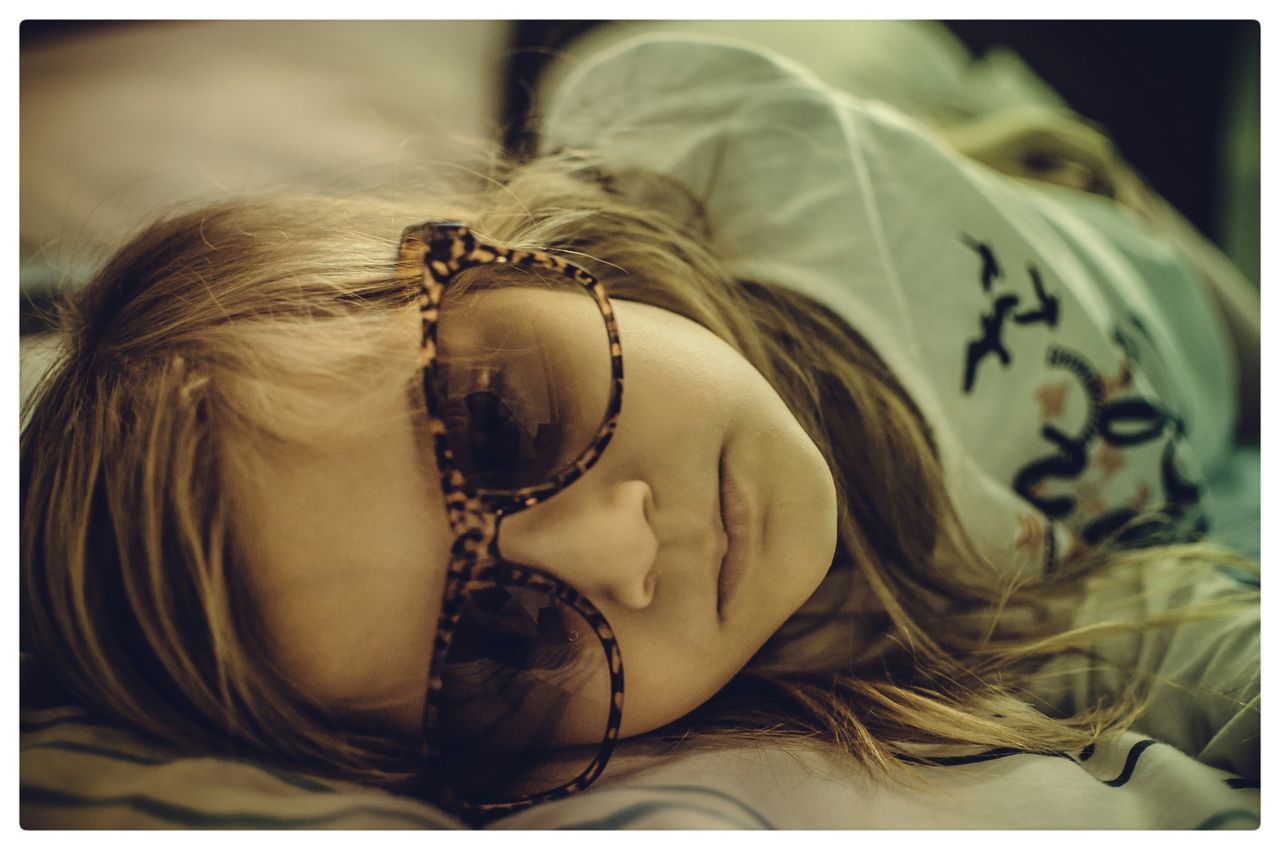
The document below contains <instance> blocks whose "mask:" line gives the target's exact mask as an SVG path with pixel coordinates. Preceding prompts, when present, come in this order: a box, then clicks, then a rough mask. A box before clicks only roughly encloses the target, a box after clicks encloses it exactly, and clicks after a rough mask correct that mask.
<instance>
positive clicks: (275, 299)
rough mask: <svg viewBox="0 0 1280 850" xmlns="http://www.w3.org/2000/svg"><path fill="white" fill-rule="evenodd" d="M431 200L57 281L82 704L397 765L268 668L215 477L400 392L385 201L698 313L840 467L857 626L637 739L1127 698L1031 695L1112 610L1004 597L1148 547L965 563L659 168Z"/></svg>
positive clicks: (186, 742)
mask: <svg viewBox="0 0 1280 850" xmlns="http://www.w3.org/2000/svg"><path fill="white" fill-rule="evenodd" d="M436 197H437V200H436V202H434V203H433V204H432V206H431V208H430V209H423V208H417V209H407V208H406V207H405V206H404V205H402V204H391V203H383V202H377V201H369V200H358V199H350V198H348V199H336V200H335V199H325V198H300V199H293V200H262V201H251V202H243V203H229V204H222V205H217V206H213V207H208V208H205V209H200V210H197V211H193V212H187V213H184V214H178V215H175V216H172V217H169V218H166V219H164V220H162V221H160V222H158V223H156V224H154V225H152V226H150V227H148V228H146V229H145V230H143V231H142V232H141V233H140V234H139V235H138V236H137V237H136V238H135V239H133V240H132V241H131V242H130V243H129V244H128V245H126V246H125V247H124V248H123V249H122V250H121V251H120V252H119V253H117V254H116V255H115V256H114V257H113V258H112V259H111V260H110V261H109V262H108V263H106V265H105V266H104V267H103V269H102V270H101V272H99V273H98V274H97V276H96V277H95V278H94V279H93V280H92V281H91V282H90V283H89V284H88V285H87V286H86V287H85V288H84V289H83V290H82V291H81V292H78V293H76V294H75V295H74V296H73V297H71V298H70V299H69V300H68V302H67V303H66V305H65V310H64V312H63V314H62V317H61V326H62V328H63V331H64V333H65V338H66V349H65V352H64V353H63V355H62V357H61V359H60V361H59V362H58V363H57V364H56V365H55V367H54V368H53V369H52V370H51V372H50V373H49V375H48V376H47V377H46V379H45V380H44V382H43V383H42V384H41V386H40V387H39V388H38V389H37V391H36V393H35V394H34V398H33V402H32V406H31V408H30V418H29V421H28V423H27V425H26V427H25V428H24V429H23V432H22V438H21V488H22V505H23V508H22V545H21V562H22V633H23V643H24V648H25V649H29V650H30V651H32V652H33V653H34V654H35V655H36V656H37V657H38V658H39V659H40V661H41V662H43V663H44V664H45V665H46V666H47V667H48V668H49V669H50V670H52V671H53V672H54V673H55V674H56V675H57V676H58V677H59V678H60V679H61V680H62V681H63V683H64V684H65V685H66V686H68V687H69V688H70V689H71V690H72V691H73V692H74V693H75V694H77V695H78V696H79V697H80V698H81V699H83V700H84V701H85V702H86V703H87V704H88V705H89V706H90V707H91V708H93V709H97V710H99V711H102V712H104V713H105V714H107V715H108V716H110V717H112V718H116V719H118V720H121V721H123V722H125V723H128V724H130V725H132V726H134V727H136V728H138V729H141V730H145V731H147V732H149V733H151V734H153V735H156V736H158V737H160V738H161V739H164V740H166V741H169V742H172V743H174V744H177V745H179V746H183V747H191V748H200V749H205V750H209V751H214V752H225V751H227V750H241V751H248V752H252V753H257V754H266V755H269V756H271V757H273V758H275V759H277V760H279V761H281V762H283V763H285V764H287V765H291V766H294V767H297V768H300V769H304V770H308V771H311V772H314V773H323V774H331V775H335V776H342V777H346V778H351V779H355V780H359V781H364V782H369V783H374V784H378V785H382V786H385V787H388V788H392V789H405V788H408V787H410V781H411V778H412V774H413V769H414V763H413V757H414V753H415V751H416V746H417V742H413V741H403V740H397V739H395V738H392V737H389V736H387V735H385V734H383V733H382V732H381V731H380V730H379V729H376V728H371V727H365V726H363V725H361V724H360V723H359V722H357V721H355V720H353V719H352V718H350V717H344V716H341V715H340V714H338V713H336V712H334V711H325V710H321V709H320V708H318V707H317V706H315V705H312V704H310V703H309V702H308V701H307V700H306V699H305V697H303V695H302V694H301V693H300V692H299V691H298V690H297V689H296V688H295V687H294V686H293V685H291V683H290V681H289V679H288V677H287V676H286V675H285V674H284V673H283V672H282V671H281V670H280V669H278V668H277V667H275V666H274V665H273V664H272V662H271V660H270V655H269V653H268V652H267V651H266V643H265V639H264V635H263V633H262V625H261V620H260V618H259V616H258V612H256V611H255V608H254V600H253V598H252V595H251V594H250V593H249V592H248V589H247V587H246V583H245V578H244V572H243V570H244V564H243V563H242V561H243V556H242V555H241V554H240V552H239V551H238V549H237V542H236V505H235V495H234V493H233V492H231V490H230V488H227V487H224V486H223V485H224V483H225V482H226V481H227V480H228V477H229V475H230V473H231V471H233V470H246V469H251V467H252V463H251V457H252V452H253V451H260V450H262V449H261V448H255V447H261V446H263V445H264V444H269V443H270V442H271V441H286V442H295V443H297V442H301V443H303V444H306V443H310V442H314V441H317V440H323V439H325V438H326V435H329V434H331V433H333V432H336V431H341V430H342V429H344V428H348V427H356V426H357V424H358V423H359V421H360V419H361V416H362V415H365V414H367V412H368V411H369V410H381V409H388V410H390V409H392V407H394V406H395V405H403V404H405V403H406V400H407V399H409V398H410V389H411V387H412V385H413V382H414V380H415V376H416V360H415V356H416V350H415V347H414V346H413V345H412V344H411V342H409V343H406V338H405V336H404V334H403V332H402V322H401V316H402V313H403V311H404V309H405V308H407V307H408V306H409V305H410V304H411V302H412V298H413V290H412V288H411V287H408V286H406V284H405V281H404V280H403V279H402V278H401V277H400V276H399V274H398V273H397V270H396V269H395V267H394V263H393V257H394V255H395V247H396V241H397V238H398V235H399V232H400V230H401V228H402V227H403V226H405V225H407V224H411V223H414V222H415V221H418V220H421V219H424V218H428V217H438V218H460V219H463V220H465V221H467V222H468V223H470V224H471V225H472V226H473V227H474V228H475V229H476V230H477V231H478V232H479V233H481V234H482V235H484V236H486V237H488V238H490V239H494V240H498V241H501V242H504V243H507V244H511V245H518V246H522V247H537V248H541V249H544V250H551V251H558V252H561V253H566V254H569V255H572V256H573V258H574V259H576V260H577V261H579V262H580V263H582V264H584V265H586V266H588V267H590V268H591V269H592V271H594V272H595V273H596V274H597V275H598V276H599V277H600V278H601V280H602V282H603V283H604V285H605V287H606V290H607V291H608V292H609V293H610V295H611V297H613V298H621V299H632V300H637V301H643V302H646V303H649V304H653V305H656V306H659V307H662V308H665V309H667V310H671V311H673V312H676V313H679V314H680V315H683V316H685V317H687V318H690V319H692V320H694V321H696V322H699V323H700V324H702V325H704V326H706V327H707V328H709V329H710V330H712V331H713V332H715V333H716V334H717V335H718V336H720V337H721V338H722V339H725V340H726V341H728V342H729V343H730V344H731V345H733V346H734V347H735V348H737V349H738V350H739V351H740V352H741V353H742V354H743V356H744V357H745V358H746V359H747V360H748V361H750V362H751V363H752V364H753V365H754V366H755V367H756V368H757V369H758V370H760V372H761V373H762V374H763V375H764V376H765V377H766V378H767V379H768V380H769V381H770V383H771V384H772V385H773V386H774V387H775V388H776V389H777V390H778V392H779V394H780V395H781V396H782V398H783V399H784V401H785V402H786V403H787V404H788V406H789V407H790V409H791V410H792V412H793V413H794V414H795V415H796V417H797V418H798V420H799V421H800V423H801V424H802V425H803V426H804V427H805V428H806V430H807V431H808V432H809V433H810V435H811V436H813V438H814V440H815V442H816V443H817V444H818V445H819V447H820V448H821V450H822V451H823V452H824V454H825V455H826V458H827V460H828V462H829V464H830V465H831V467H832V469H833V471H834V472H835V474H836V478H837V489H838V493H839V499H840V516H841V520H840V528H839V537H840V544H839V551H838V554H837V558H836V564H835V566H834V568H833V575H832V577H831V578H829V580H828V582H829V584H830V585H831V586H833V587H836V588H837V589H838V588H839V587H840V585H841V583H844V584H845V585H847V586H848V587H849V588H853V587H855V586H856V587H857V588H858V589H859V592H864V593H866V594H868V595H869V598H872V599H874V600H875V606H874V607H875V609H876V613H875V615H874V616H873V617H872V618H871V619H870V620H868V621H864V628H865V634H863V635H862V636H861V637H859V639H858V640H856V641H851V643H852V651H851V652H849V653H848V654H847V656H845V657H840V658H832V659H829V660H828V661H827V662H826V663H825V664H821V665H817V666H809V667H805V668H803V669H788V667H787V665H786V663H785V661H784V662H782V663H780V662H779V660H778V659H779V658H785V654H786V646H787V645H788V643H789V642H792V641H794V640H796V638H797V634H798V632H800V631H803V628H801V627H799V626H796V625H795V624H792V625H789V626H788V627H787V628H784V630H783V632H782V633H780V634H779V636H778V637H777V638H776V639H775V641H774V642H773V644H772V645H771V646H769V647H767V648H766V650H765V651H764V652H762V653H761V655H760V657H759V658H758V659H757V660H756V661H755V662H754V663H753V664H752V665H749V667H748V669H747V670H746V671H744V673H743V674H742V675H741V676H740V677H739V678H738V680H736V681H735V683H733V684H731V685H730V686H729V687H728V688H726V689H725V691H724V692H723V693H722V694H721V695H718V696H717V697H716V698H714V699H713V700H712V701H711V702H710V703H708V704H707V705H706V706H704V707H703V708H701V709H699V710H698V711H696V712H694V714H693V715H691V716H690V717H689V718H687V719H686V720H684V721H681V723H680V724H678V725H677V728H673V729H665V730H661V731H660V732H659V733H658V734H657V736H656V737H658V738H659V739H668V740H669V739H672V738H676V739H678V738H680V737H681V735H682V734H683V732H688V731H689V730H695V731H701V732H704V733H706V734H704V735H703V736H701V738H702V739H703V740H713V739H716V738H715V735H713V734H711V733H719V734H721V735H722V736H723V735H725V734H729V735H731V734H733V732H734V730H738V731H753V732H758V731H768V732H771V733H772V734H775V735H778V736H783V737H797V736H798V737H800V738H803V739H806V740H810V739H818V740H823V741H828V742H831V743H834V744H835V745H837V746H838V747H839V748H840V750H841V751H843V752H845V753H847V754H848V755H849V756H850V757H852V758H854V759H855V760H857V761H858V762H860V763H863V764H866V765H869V766H876V767H879V768H885V769H889V768H892V767H894V766H895V765H896V764H897V763H899V762H900V760H901V759H900V757H902V756H904V755H905V754H907V753H908V752H910V745H911V744H913V743H922V742H923V743H963V744H980V745H992V746H1012V747H1018V748H1020V749H1027V750H1033V751H1058V750H1061V749H1065V748H1068V747H1073V746H1083V745H1084V744H1085V743H1087V742H1088V741H1089V740H1091V739H1092V738H1093V737H1095V736H1096V735H1098V734H1100V733H1102V732H1104V731H1106V730H1118V729H1120V728H1123V727H1124V726H1126V725H1127V724H1129V723H1130V722H1132V720H1133V718H1134V717H1135V716H1136V715H1137V713H1138V711H1139V710H1140V708H1141V703H1140V700H1139V699H1138V698H1137V696H1136V694H1130V695H1125V696H1122V698H1119V699H1117V700H1116V701H1114V702H1112V703H1109V704H1107V705H1102V706H1098V707H1096V708H1093V709H1090V710H1088V711H1086V712H1084V713H1082V714H1080V715H1077V716H1074V717H1069V718H1061V719H1054V718H1050V717H1048V716H1047V715H1045V714H1044V713H1042V712H1040V711H1038V710H1037V709H1036V708H1035V707H1033V706H1032V705H1030V704H1029V703H1028V702H1027V698H1026V695H1025V693H1024V686H1025V684H1026V683H1027V682H1028V681H1030V678H1031V677H1033V676H1034V671H1035V668H1036V666H1037V664H1038V663H1039V662H1041V661H1043V660H1045V659H1047V658H1050V657H1054V656H1056V655H1059V654H1061V653H1063V652H1068V651H1087V649H1088V647H1089V646H1090V645H1091V644H1092V643H1093V642H1095V641H1096V640H1097V639H1099V638H1100V637H1101V636H1103V635H1104V634H1105V633H1106V632H1107V631H1108V629H1117V628H1118V629H1132V628H1135V626H1134V625H1133V624H1113V625H1112V626H1107V627H1104V628H1100V629H1093V630H1075V631H1064V630H1063V629H1062V628H1061V626H1060V624H1057V622H1056V621H1055V620H1052V618H1050V619H1049V620H1046V621H1045V622H1033V623H1032V624H1030V625H1017V622H1018V620H1017V618H1015V617H1012V616H1010V615H1009V614H1010V612H1012V611H1015V610H1016V609H1019V608H1024V609H1025V608H1028V607H1030V608H1033V609H1038V608H1042V607H1044V606H1046V605H1048V603H1049V601H1050V600H1052V599H1055V598H1059V597H1064V596H1066V595H1069V594H1070V593H1071V592H1075V591H1076V590H1078V588H1079V585H1080V577H1081V576H1085V575H1089V574H1091V573H1093V572H1096V571H1098V570H1099V569H1101V568H1102V566H1103V565H1107V567H1108V568H1110V569H1119V568H1121V567H1122V566H1125V565H1129V566H1132V565H1134V564H1138V565H1139V566H1141V565H1142V564H1146V563H1148V562H1151V561H1153V560H1155V559H1157V558H1162V557H1164V555H1167V554H1170V553H1169V552H1165V553H1154V554H1143V555H1140V556H1136V558H1135V557H1134V556H1127V555H1126V556H1123V557H1120V556H1117V557H1109V556H1108V557H1104V555H1097V556H1095V557H1094V558H1093V560H1092V561H1088V562H1086V561H1081V562H1080V563H1078V564H1077V565H1075V568H1074V569H1067V570H1064V571H1063V572H1062V575H1061V576H1059V577H1058V578H1056V579H1055V580H1054V582H1053V583H1042V584H1040V585H1036V586H1024V587H1006V586H1001V585H999V584H998V583H997V582H995V581H994V580H992V581H990V582H985V583H984V582H980V581H973V580H961V579H960V578H959V577H960V576H965V575H969V576H972V575H980V574H984V571H985V574H994V573H993V571H992V570H991V569H990V567H991V565H990V564H988V563H986V561H985V560H984V559H983V558H982V556H981V555H980V554H979V553H978V552H977V551H976V550H975V549H974V547H973V545H972V544H971V543H970V542H969V540H968V538H967V537H966V536H965V534H964V531H963V529H962V528H961V527H960V524H959V522H958V520H957V518H956V515H955V512H954V510H953V509H952V507H951V504H950V501H949V500H948V498H947V494H946V492H945V489H944V487H943V483H942V481H943V479H942V473H941V470H940V467H939V462H938V456H937V452H936V450H935V446H934V444H933V441H932V438H931V436H930V433H929V429H928V427H927V425H926V424H925V422H924V420H923V418H922V416H921V415H920V413H919V411H918V410H917V408H916V406H915V405H914V403H913V402H912V400H911V399H910V397H909V396H908V395H907V394H906V393H905V391H904V390H903V389H902V387H901V385H899V384H898V382H897V381H896V380H895V379H894V377H893V375H892V373H891V372H890V370H889V368H888V367H887V366H886V364H885V363H884V362H883V361H882V360H881V359H880V358H879V357H878V356H877V355H876V353H875V352H874V351H873V350H872V349H871V347H870V346H869V345H867V344H866V342H865V340H863V339H862V338H861V336H860V335H858V334H857V332H856V331H854V330H853V329H851V328H849V327H848V326H847V325H846V324H845V323H844V322H843V321H841V320H840V319H839V318H838V317H836V316H835V315H834V314H832V313H831V312H830V311H828V310H826V309H825V308H822V307H820V306H818V305H816V304H814V303H812V302H810V301H808V300H807V299H804V298H802V297H801V296H799V295H796V294H794V293H791V292H788V291H785V290H782V289H778V288H775V287H771V286H768V285H765V284H762V283H756V282H750V281H738V280H735V279H733V278H731V277H730V276H729V275H728V274H727V273H726V271H725V269H724V266H723V263H722V262H721V261H720V260H719V259H718V258H716V257H715V256H713V255H712V254H711V253H710V251H709V250H708V249H707V248H706V247H705V246H706V244H707V243H708V242H709V240H708V239H706V233H705V232H704V231H703V230H701V229H700V228H702V227H703V225H701V224H700V219H699V212H698V209H697V205H696V203H694V202H693V201H692V200H691V199H690V198H689V197H688V196H687V195H685V194H684V193H683V192H682V191H681V190H680V189H679V187H676V186H673V185H671V184H668V183H666V182H664V181H663V180H661V179H660V178H657V177H654V176H652V175H645V174H606V173H605V172H604V171H603V169H601V168H600V167H599V165H598V163H596V162H594V161H593V160H592V159H591V158H590V157H588V156H586V155H585V154H572V153H570V154H564V155H561V156H557V157H550V158H544V159H542V160H536V161H533V162H530V163H526V164H523V165H519V166H503V167H502V169H500V173H498V174H497V176H496V177H495V179H494V180H493V181H492V182H490V183H489V184H487V185H486V186H485V187H483V188H481V189H479V190H476V191H472V192H469V193H467V194H465V195H462V196H451V195H444V194H441V195H438V196H436ZM659 209H661V210H663V212H662V213H658V212H655V210H659ZM264 441H265V443H264ZM903 482H910V483H911V486H905V487H904V486H902V483H903ZM868 494H875V497H874V498H870V497H869V496H868ZM1171 552H1172V554H1174V555H1178V556H1179V557H1184V558H1186V557H1192V555H1191V554H1189V551H1188V550H1178V549H1175V550H1171ZM1179 553H1180V554H1179ZM1104 554H1105V553H1104ZM1195 557H1200V558H1201V560H1203V559H1204V558H1205V557H1207V556H1204V555H1203V554H1202V555H1199V556H1195ZM1126 559H1127V560H1126ZM966 565H967V566H969V567H976V568H977V571H976V572H975V570H974V569H962V568H961V567H964V566H966ZM850 592H852V591H850ZM1031 619H1032V620H1033V621H1034V620H1036V618H1035V617H1032V618H1031ZM717 740H718V739H717Z"/></svg>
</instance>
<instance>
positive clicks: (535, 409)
mask: <svg viewBox="0 0 1280 850" xmlns="http://www.w3.org/2000/svg"><path fill="white" fill-rule="evenodd" d="M399 259H400V263H401V268H402V269H403V270H404V271H405V272H406V273H410V274H413V275H414V276H415V277H416V279H417V280H418V281H419V286H420V288H419V293H418V304H419V309H420V311H421V317H422V344H421V352H420V356H419V366H420V367H421V369H422V388H423V393H424V397H425V403H426V417H427V422H428V426H429V430H430V434H431V436H432V441H433V445H434V450H435V457H436V462H437V464H438V467H439V471H440V481H441V486H442V489H443V492H444V502H445V510H446V514H447V517H448V522H449V526H450V529H451V531H452V533H453V535H454V543H453V546H452V549H451V554H450V559H449V567H448V573H447V575H446V581H445V590H444V597H443V606H442V609H441V612H440V617H439V620H438V622H437V625H436V632H435V640H434V645H433V647H432V651H431V660H430V667H429V668H428V670H429V681H428V685H427V693H426V704H425V707H424V712H423V726H422V733H423V744H422V751H421V755H422V757H423V772H422V786H421V790H422V792H423V793H424V794H425V795H427V796H429V797H431V798H433V799H435V800H437V801H439V802H440V803H441V804H443V805H445V806H447V807H449V808H451V809H453V810H454V811H456V812H458V813H459V814H460V815H461V816H463V817H464V818H468V819H472V820H477V821H479V820H487V819H490V818H493V817H496V816H499V815H501V814H505V813H507V812H510V811H514V810H518V809H521V808H525V807H527V806H531V805H533V804H535V803H538V802H542V801H546V800H555V799H559V798H562V797H565V796H567V795H569V794H571V793H573V792H575V791H579V790H581V789H583V788H586V787H587V786H588V785H590V784H591V783H592V782H594V781H595V780H596V779H597V778H598V777H599V776H600V774H601V773H602V772H603V770H604V767H605V764H606V763H607V761H608V760H609V757H610V755H611V754H612V752H613V749H614V746H615V744H616V742H617V739H618V731H619V727H620V725H621V722H622V698H623V678H622V654H621V652H620V651H619V648H618V643H617V640H616V639H615V637H614V633H613V630H612V629H611V628H610V626H609V623H608V622H607V621H606V620H605V618H604V616H603V615H602V614H601V613H600V611H599V610H598V609H597V608H596V607H595V605H593V604H592V603H591V601H590V600H589V599H587V598H586V597H585V596H584V595H583V594H581V593H580V592H579V591H577V590H575V589H574V588H573V587H571V586H569V585H568V584H566V583H565V582H563V581H561V580H560V579H558V578H557V577H556V576H555V575H553V574H551V573H550V572H547V571H545V570H542V569H537V568H534V567H531V566H526V565H521V564H515V563H511V562H508V561H506V560H504V559H503V557H502V556H501V553H500V551H499V544H498V540H499V531H500V528H501V524H502V520H503V519H504V518H505V517H507V516H510V515H511V514H513V513H516V512H518V511H521V510H524V509H526V508H529V507H531V506H533V505H537V504H539V503H541V502H545V501H546V500H548V499H550V498H552V497H553V496H555V495H556V494H557V493H559V492H560V491H562V490H564V489H565V488H566V487H568V486H570V485H571V484H573V483H574V482H575V481H577V480H578V478H580V477H581V476H582V475H583V474H584V473H585V472H586V471H587V470H589V469H590V468H591V467H592V466H593V465H594V464H595V463H596V462H597V461H598V460H599V459H600V456H601V454H602V453H603V452H604V450H605V448H606V447H607V446H608V445H609V442H610V439H611V438H612V436H613V432H614V429H615V428H616V426H617V422H618V417H619V414H620V411H621V409H622V348H621V345H620V343H619V341H618V329H617V324H616V322H615V319H614V314H613V308H612V306H611V305H610V303H609V300H608V298H607V297H606V296H605V293H604V290H603V288H602V287H601V285H600V283H599V282H598V281H597V280H596V278H595V277H594V276H592V275H591V274H590V273H589V272H587V271H586V270H585V269H583V268H581V267H579V266H577V265H575V264H573V263H571V262H569V261H567V260H565V259H563V258H561V257H555V256H551V255H549V254H544V253H539V252H536V251H522V250H514V249H510V248H503V247H499V246H496V245H491V244H486V243H485V242H483V241H481V240H480V239H478V238H477V237H476V236H475V234H474V233H473V232H472V231H471V230H470V229H469V228H468V227H467V226H465V225H463V224H459V223H454V222H427V223H424V224H420V225H416V226H413V227H409V228H407V229H406V230H405V231H404V233H403V235H402V237H401V241H400V250H399ZM486 266H487V267H500V268H490V269H486V270H485V271H484V272H482V273H479V274H476V273H471V274H467V272H468V271H469V270H472V269H477V268H480V267H486ZM606 363H607V364H608V366H607V367H606V366H605V365H604V364H606ZM584 399H586V400H587V401H586V402H584V401H583V400H584ZM591 635H594V637H595V640H594V641H593V640H591Z"/></svg>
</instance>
